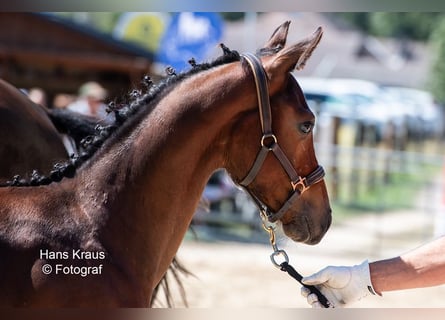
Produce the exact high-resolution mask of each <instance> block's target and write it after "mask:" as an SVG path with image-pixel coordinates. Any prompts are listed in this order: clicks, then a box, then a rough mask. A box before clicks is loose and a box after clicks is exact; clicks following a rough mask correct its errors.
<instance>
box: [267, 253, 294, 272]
mask: <svg viewBox="0 0 445 320" xmlns="http://www.w3.org/2000/svg"><path fill="white" fill-rule="evenodd" d="M280 255H281V256H283V257H282V258H283V261H281V263H279V262H278V261H277V257H278V256H280ZM270 260H271V261H272V263H273V265H274V266H275V267H277V268H278V269H281V264H282V263H283V262H286V263H289V257H288V256H287V253H286V251H284V250H276V251H274V252H273V253H272V254H271V255H270Z"/></svg>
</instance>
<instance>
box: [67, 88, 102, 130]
mask: <svg viewBox="0 0 445 320" xmlns="http://www.w3.org/2000/svg"><path fill="white" fill-rule="evenodd" d="M106 97H107V91H106V90H105V88H103V87H102V86H101V85H100V84H98V83H97V82H93V81H91V82H87V83H85V84H83V85H82V86H81V87H80V88H79V96H78V98H77V100H76V101H74V102H73V103H71V104H69V105H68V106H67V109H68V110H71V111H75V112H78V113H81V114H85V115H89V116H93V117H96V118H98V119H100V120H105V121H107V116H108V114H107V112H106V107H107V106H106V105H105V103H104V100H105V98H106Z"/></svg>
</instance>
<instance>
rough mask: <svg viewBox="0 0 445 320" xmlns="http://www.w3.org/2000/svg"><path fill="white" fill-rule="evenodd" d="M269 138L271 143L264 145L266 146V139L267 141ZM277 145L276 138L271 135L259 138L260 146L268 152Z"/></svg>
mask: <svg viewBox="0 0 445 320" xmlns="http://www.w3.org/2000/svg"><path fill="white" fill-rule="evenodd" d="M269 138H270V139H272V143H271V144H268V145H266V144H265V142H266V139H269ZM277 143H278V140H277V137H276V136H275V135H274V134H273V133H268V134H264V135H263V136H262V137H261V146H262V147H264V148H267V149H269V150H272V147H273V146H274V145H276V144H277Z"/></svg>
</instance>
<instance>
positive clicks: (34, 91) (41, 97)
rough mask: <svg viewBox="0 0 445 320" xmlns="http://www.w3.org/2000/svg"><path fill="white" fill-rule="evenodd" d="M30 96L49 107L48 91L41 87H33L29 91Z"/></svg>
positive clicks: (33, 100)
mask: <svg viewBox="0 0 445 320" xmlns="http://www.w3.org/2000/svg"><path fill="white" fill-rule="evenodd" d="M28 98H29V99H30V100H31V101H32V102H34V103H37V104H39V105H41V106H44V107H47V106H48V102H47V99H46V93H45V91H43V90H42V89H40V88H31V89H30V90H29V92H28Z"/></svg>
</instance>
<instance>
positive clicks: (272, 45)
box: [264, 21, 290, 50]
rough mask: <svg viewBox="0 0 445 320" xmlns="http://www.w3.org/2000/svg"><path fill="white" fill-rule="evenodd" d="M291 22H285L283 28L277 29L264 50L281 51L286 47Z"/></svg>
mask: <svg viewBox="0 0 445 320" xmlns="http://www.w3.org/2000/svg"><path fill="white" fill-rule="evenodd" d="M289 24H290V21H286V22H284V23H283V24H282V25H281V26H279V27H278V28H276V29H275V31H274V32H273V34H272V36H271V37H270V39H269V41H267V43H266V44H265V45H264V49H278V50H281V49H282V48H284V46H285V45H286V39H287V33H288V31H289Z"/></svg>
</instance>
